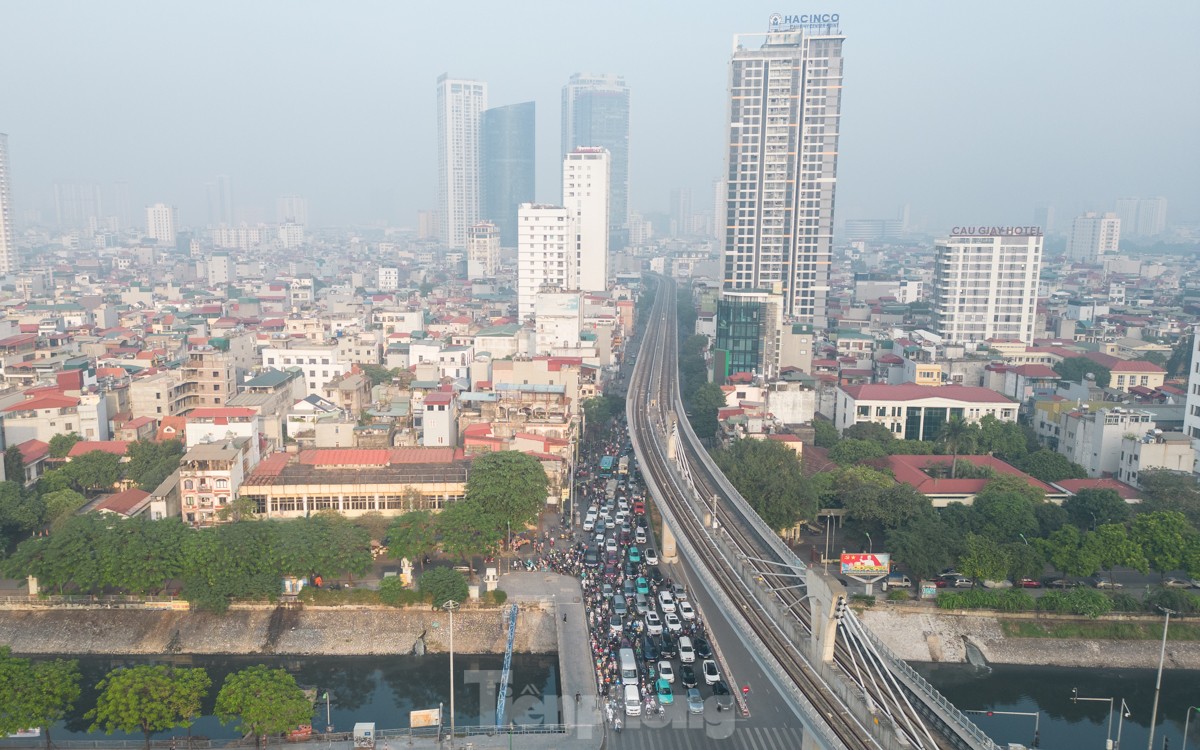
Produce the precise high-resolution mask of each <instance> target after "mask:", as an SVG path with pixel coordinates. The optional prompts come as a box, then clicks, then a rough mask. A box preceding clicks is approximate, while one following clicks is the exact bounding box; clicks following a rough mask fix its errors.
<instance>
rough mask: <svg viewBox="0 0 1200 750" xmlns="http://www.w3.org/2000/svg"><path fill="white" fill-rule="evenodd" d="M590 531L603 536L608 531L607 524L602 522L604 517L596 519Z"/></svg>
mask: <svg viewBox="0 0 1200 750" xmlns="http://www.w3.org/2000/svg"><path fill="white" fill-rule="evenodd" d="M592 530H593V531H595V532H596V533H597V534H603V533H604V532H605V531H607V530H608V522H607V521H605V520H604V516H600V517H599V518H597V519H596V522H595V523H594V524H592Z"/></svg>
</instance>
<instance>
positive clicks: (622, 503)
mask: <svg viewBox="0 0 1200 750" xmlns="http://www.w3.org/2000/svg"><path fill="white" fill-rule="evenodd" d="M617 507H618V508H620V509H621V512H622V513H624V514H625V515H629V501H628V500H626V499H625V498H621V499H620V500H618V501H617Z"/></svg>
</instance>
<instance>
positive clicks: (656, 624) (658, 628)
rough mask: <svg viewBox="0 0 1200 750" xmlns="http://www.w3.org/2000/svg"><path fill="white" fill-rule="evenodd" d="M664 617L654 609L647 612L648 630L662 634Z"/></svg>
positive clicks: (653, 633) (650, 632) (655, 633)
mask: <svg viewBox="0 0 1200 750" xmlns="http://www.w3.org/2000/svg"><path fill="white" fill-rule="evenodd" d="M662 631H663V624H662V618H661V617H659V616H658V613H657V612H655V611H654V610H650V611H649V612H647V613H646V632H647V633H649V634H650V635H662Z"/></svg>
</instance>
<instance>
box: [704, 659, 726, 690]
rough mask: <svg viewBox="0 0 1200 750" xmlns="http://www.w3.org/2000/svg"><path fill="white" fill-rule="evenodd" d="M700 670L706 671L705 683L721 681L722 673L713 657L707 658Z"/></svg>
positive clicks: (711, 683) (710, 683)
mask: <svg viewBox="0 0 1200 750" xmlns="http://www.w3.org/2000/svg"><path fill="white" fill-rule="evenodd" d="M700 671H701V672H703V673H704V683H705V684H706V685H715V684H716V683H718V682H720V681H721V673H720V672H719V671H718V670H717V663H716V662H715V661H713V660H712V659H705V660H704V663H703V664H701V665H700Z"/></svg>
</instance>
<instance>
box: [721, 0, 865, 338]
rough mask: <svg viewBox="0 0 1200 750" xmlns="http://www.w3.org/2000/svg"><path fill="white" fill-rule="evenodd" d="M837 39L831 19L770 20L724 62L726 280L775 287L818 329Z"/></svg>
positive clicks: (790, 308) (796, 316) (833, 178)
mask: <svg viewBox="0 0 1200 750" xmlns="http://www.w3.org/2000/svg"><path fill="white" fill-rule="evenodd" d="M800 18H805V17H804V16H801V17H800ZM757 40H761V44H760V45H759V46H752V44H751V42H752V41H757ZM844 41H845V37H844V36H843V35H842V33H841V31H840V30H839V29H838V27H837V24H836V23H825V24H819V25H817V24H800V25H795V26H787V27H785V26H784V25H783V24H782V23H781V22H778V21H776V20H775V19H773V21H772V28H771V31H769V32H768V33H766V34H765V35H764V34H744V35H738V36H735V37H734V51H733V58H732V60H731V61H730V65H729V148H728V151H727V159H728V161H727V162H726V167H727V169H726V191H725V196H726V200H725V206H724V209H725V210H724V212H723V215H722V216H720V217H719V218H718V222H719V223H720V224H721V225H722V226H724V228H725V232H724V237H725V251H724V274H723V275H724V284H723V286H724V288H725V289H726V290H730V291H737V290H778V291H780V292H781V293H782V295H783V314H784V316H785V317H787V318H790V319H792V320H797V321H799V322H803V323H811V324H813V325H816V326H819V327H824V326H825V325H826V319H825V316H826V296H827V294H828V293H829V273H830V263H831V262H832V244H833V202H834V187H835V185H836V182H837V158H838V134H839V131H840V119H841V111H842V43H843V42H844Z"/></svg>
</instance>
